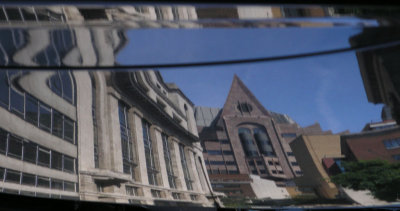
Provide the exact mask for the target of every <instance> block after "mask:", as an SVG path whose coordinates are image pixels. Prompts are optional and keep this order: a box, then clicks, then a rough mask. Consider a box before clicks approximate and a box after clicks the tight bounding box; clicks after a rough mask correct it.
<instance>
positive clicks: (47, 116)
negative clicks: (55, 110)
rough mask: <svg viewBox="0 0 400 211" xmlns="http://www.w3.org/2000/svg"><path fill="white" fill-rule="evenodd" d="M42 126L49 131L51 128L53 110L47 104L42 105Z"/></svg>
mask: <svg viewBox="0 0 400 211" xmlns="http://www.w3.org/2000/svg"><path fill="white" fill-rule="evenodd" d="M39 122H40V125H39V126H40V128H41V129H44V130H46V131H48V132H50V130H51V110H50V108H49V107H47V106H45V105H40V120H39Z"/></svg>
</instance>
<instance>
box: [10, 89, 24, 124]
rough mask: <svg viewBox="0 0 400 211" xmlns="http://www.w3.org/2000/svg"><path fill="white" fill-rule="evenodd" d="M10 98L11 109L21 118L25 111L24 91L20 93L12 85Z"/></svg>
mask: <svg viewBox="0 0 400 211" xmlns="http://www.w3.org/2000/svg"><path fill="white" fill-rule="evenodd" d="M10 99H11V111H13V112H14V113H16V114H17V115H18V116H21V117H22V118H23V117H24V113H25V112H24V106H25V102H24V100H25V97H24V93H21V92H19V91H17V90H15V89H14V88H13V87H12V88H11V93H10Z"/></svg>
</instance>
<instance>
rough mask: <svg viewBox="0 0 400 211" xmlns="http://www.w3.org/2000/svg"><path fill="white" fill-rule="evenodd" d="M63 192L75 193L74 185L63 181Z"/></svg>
mask: <svg viewBox="0 0 400 211" xmlns="http://www.w3.org/2000/svg"><path fill="white" fill-rule="evenodd" d="M64 190H65V191H72V192H75V183H73V182H67V181H64Z"/></svg>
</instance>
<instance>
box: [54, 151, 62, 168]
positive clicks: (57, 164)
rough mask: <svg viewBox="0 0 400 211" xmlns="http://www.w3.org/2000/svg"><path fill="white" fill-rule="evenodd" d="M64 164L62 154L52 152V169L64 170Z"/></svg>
mask: <svg viewBox="0 0 400 211" xmlns="http://www.w3.org/2000/svg"><path fill="white" fill-rule="evenodd" d="M62 164H63V159H62V154H61V153H58V152H54V151H52V152H51V168H52V169H57V170H62Z"/></svg>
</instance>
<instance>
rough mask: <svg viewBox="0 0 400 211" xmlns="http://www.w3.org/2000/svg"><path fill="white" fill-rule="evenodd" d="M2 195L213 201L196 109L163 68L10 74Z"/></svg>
mask: <svg viewBox="0 0 400 211" xmlns="http://www.w3.org/2000/svg"><path fill="white" fill-rule="evenodd" d="M0 78H1V85H0V86H1V91H0V92H1V95H0V96H1V98H0V99H1V100H0V102H1V105H2V107H1V108H0V112H1V113H0V114H1V121H0V139H1V140H0V142H1V145H0V146H1V149H0V153H1V154H0V156H1V157H2V158H1V159H0V170H1V172H0V174H1V178H2V179H3V180H2V184H1V188H2V190H3V192H9V193H19V194H26V195H36V196H47V197H55V198H60V197H61V198H71V197H72V198H76V199H78V198H80V199H81V200H93V201H109V202H122V203H127V202H131V203H140V204H180V203H181V204H198V205H205V206H206V205H211V204H212V203H211V202H210V201H209V199H210V197H211V195H210V194H211V187H210V185H209V181H208V177H207V173H206V171H205V164H204V160H203V156H202V148H201V146H200V143H199V139H198V135H197V128H196V126H195V120H194V108H193V104H192V103H191V101H190V100H189V99H187V98H186V96H185V95H184V94H183V93H182V92H181V91H180V90H179V89H178V88H177V87H176V86H175V85H173V84H166V83H164V82H163V80H162V78H161V75H160V74H159V73H158V72H156V71H140V72H123V73H115V72H114V73H111V72H90V73H89V72H69V71H64V72H61V71H55V72H44V71H43V72H20V71H2V72H1V73H0Z"/></svg>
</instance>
